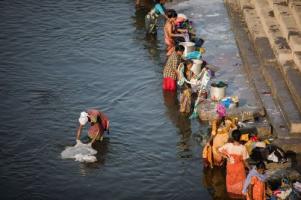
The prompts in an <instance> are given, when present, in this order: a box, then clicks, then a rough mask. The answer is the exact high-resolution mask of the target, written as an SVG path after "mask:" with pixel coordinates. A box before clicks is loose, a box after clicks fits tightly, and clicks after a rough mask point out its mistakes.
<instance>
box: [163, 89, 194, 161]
mask: <svg viewBox="0 0 301 200" xmlns="http://www.w3.org/2000/svg"><path fill="white" fill-rule="evenodd" d="M162 93H163V99H164V105H165V107H166V115H167V116H168V117H169V119H170V121H171V122H172V123H173V124H174V126H176V127H177V128H178V132H179V136H180V137H179V142H177V150H178V152H177V154H178V155H177V157H178V158H191V157H192V151H191V149H190V147H191V132H192V131H191V121H190V119H189V115H187V114H183V113H180V112H179V101H178V98H177V93H176V92H170V91H164V90H163V91H162Z"/></svg>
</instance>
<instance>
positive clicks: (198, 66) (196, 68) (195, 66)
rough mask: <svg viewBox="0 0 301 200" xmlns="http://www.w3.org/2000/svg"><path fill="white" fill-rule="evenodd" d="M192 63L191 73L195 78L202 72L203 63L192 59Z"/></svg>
mask: <svg viewBox="0 0 301 200" xmlns="http://www.w3.org/2000/svg"><path fill="white" fill-rule="evenodd" d="M192 61H193V65H192V67H191V71H192V72H193V73H194V74H195V75H196V76H197V75H199V74H200V73H201V71H202V63H203V61H202V60H196V59H193V60H192Z"/></svg>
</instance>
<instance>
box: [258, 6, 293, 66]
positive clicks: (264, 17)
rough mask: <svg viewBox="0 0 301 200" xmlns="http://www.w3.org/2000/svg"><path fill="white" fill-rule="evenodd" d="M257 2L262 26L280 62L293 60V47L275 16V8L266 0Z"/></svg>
mask: <svg viewBox="0 0 301 200" xmlns="http://www.w3.org/2000/svg"><path fill="white" fill-rule="evenodd" d="M255 3H256V4H255V5H256V10H257V13H258V15H259V16H260V21H261V24H262V27H263V29H264V31H265V33H266V35H267V38H268V40H269V42H270V44H271V47H272V49H273V51H274V53H275V56H276V57H277V60H278V62H279V63H282V64H283V63H286V62H288V61H290V60H292V51H291V48H290V47H289V45H288V43H287V41H286V38H284V37H283V34H282V32H281V31H280V27H279V24H278V22H277V20H276V18H275V16H274V13H273V10H272V9H271V8H270V7H269V6H268V4H267V1H266V0H255Z"/></svg>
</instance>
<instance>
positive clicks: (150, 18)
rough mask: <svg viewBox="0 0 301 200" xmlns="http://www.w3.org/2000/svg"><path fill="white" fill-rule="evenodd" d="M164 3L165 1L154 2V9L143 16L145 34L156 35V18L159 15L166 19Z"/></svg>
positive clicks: (157, 0)
mask: <svg viewBox="0 0 301 200" xmlns="http://www.w3.org/2000/svg"><path fill="white" fill-rule="evenodd" d="M165 2H166V0H156V4H155V6H154V8H153V9H151V11H149V13H148V14H147V15H146V16H145V28H146V33H147V34H153V35H156V34H157V29H158V18H159V16H160V15H162V16H164V17H165V19H166V20H167V19H168V17H167V15H166V14H165V10H166V9H165V7H164V4H165Z"/></svg>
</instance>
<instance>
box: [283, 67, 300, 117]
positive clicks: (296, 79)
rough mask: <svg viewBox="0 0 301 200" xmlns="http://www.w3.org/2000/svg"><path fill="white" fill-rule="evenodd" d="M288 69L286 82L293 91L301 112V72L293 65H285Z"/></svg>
mask: <svg viewBox="0 0 301 200" xmlns="http://www.w3.org/2000/svg"><path fill="white" fill-rule="evenodd" d="M284 67H285V68H287V70H286V83H287V85H288V87H289V89H290V91H291V94H292V96H293V98H294V100H295V103H296V105H297V107H298V109H299V111H300V112H301V72H300V71H299V70H298V69H296V68H295V67H293V66H289V67H287V66H284Z"/></svg>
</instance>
